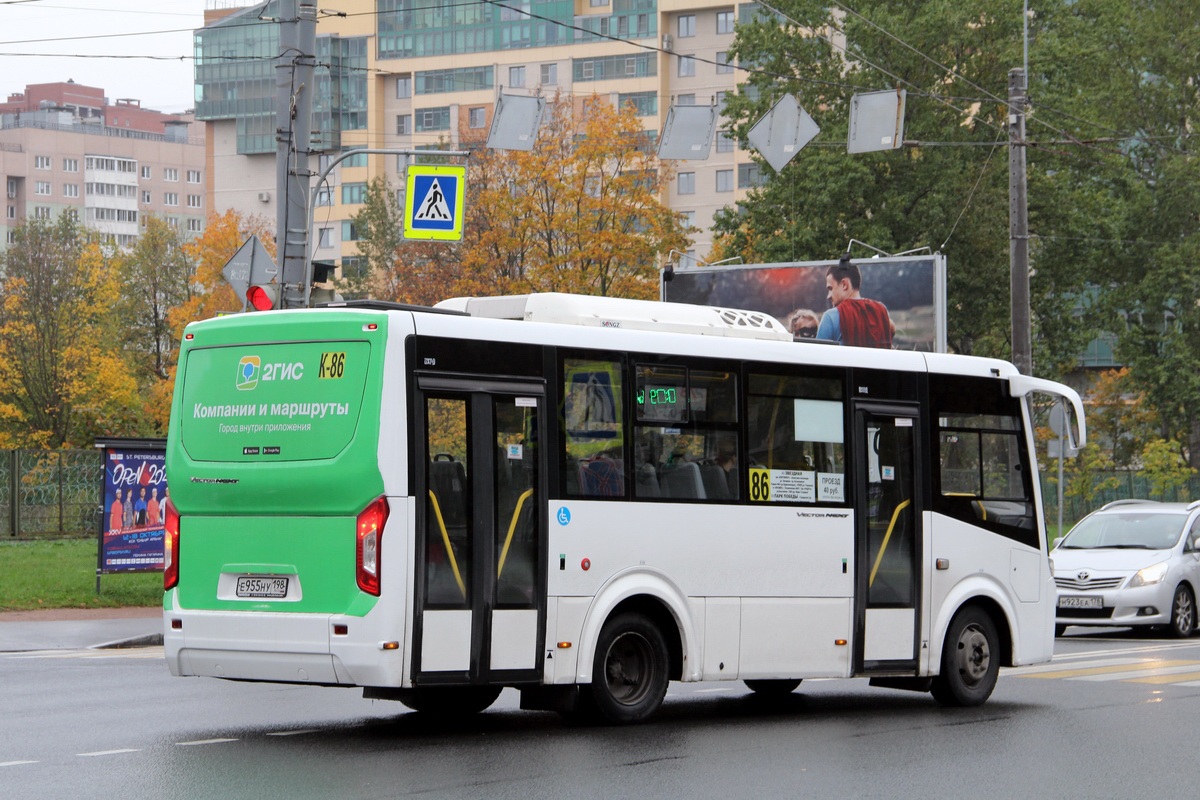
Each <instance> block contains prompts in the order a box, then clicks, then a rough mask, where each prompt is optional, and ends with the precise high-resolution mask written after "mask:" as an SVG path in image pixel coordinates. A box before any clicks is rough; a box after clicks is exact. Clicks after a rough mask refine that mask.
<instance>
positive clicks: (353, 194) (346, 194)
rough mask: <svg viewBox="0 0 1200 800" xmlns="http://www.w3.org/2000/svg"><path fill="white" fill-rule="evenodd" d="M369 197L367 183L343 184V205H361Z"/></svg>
mask: <svg viewBox="0 0 1200 800" xmlns="http://www.w3.org/2000/svg"><path fill="white" fill-rule="evenodd" d="M366 197H367V185H366V184H365V183H343V184H342V205H344V206H350V205H359V204H361V203H362V202H363V201H364V200H365V199H366Z"/></svg>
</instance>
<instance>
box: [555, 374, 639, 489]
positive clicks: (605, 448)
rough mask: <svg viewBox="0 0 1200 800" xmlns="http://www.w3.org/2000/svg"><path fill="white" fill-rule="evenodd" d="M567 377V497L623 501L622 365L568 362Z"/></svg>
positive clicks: (564, 467)
mask: <svg viewBox="0 0 1200 800" xmlns="http://www.w3.org/2000/svg"><path fill="white" fill-rule="evenodd" d="M562 374H563V387H562V409H561V412H562V415H561V417H560V419H559V424H560V425H561V427H562V432H563V454H562V459H561V463H560V473H561V475H562V479H563V491H564V492H565V493H566V495H567V496H568V497H624V496H625V495H626V489H625V469H624V460H623V455H622V453H623V448H624V430H623V427H622V426H623V424H624V419H625V414H624V401H623V395H622V391H621V362H620V361H616V360H603V359H596V358H564V359H563V361H562Z"/></svg>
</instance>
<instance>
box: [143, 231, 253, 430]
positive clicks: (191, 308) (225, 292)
mask: <svg viewBox="0 0 1200 800" xmlns="http://www.w3.org/2000/svg"><path fill="white" fill-rule="evenodd" d="M251 236H258V238H259V239H260V240H261V241H262V243H263V246H264V247H265V248H266V249H267V252H268V253H270V254H271V256H272V257H274V254H275V240H274V234H273V230H272V228H271V225H270V222H269V221H268V220H267V219H266V218H264V217H262V216H260V215H243V214H242V213H240V212H238V211H234V210H230V211H226V212H225V213H223V214H213V215H211V216H209V218H208V222H207V224H206V225H205V228H204V233H202V234H201V235H200V236H197V237H196V238H195V239H192V240H190V241H188V242H186V243H184V244H183V246H182V248H181V253H180V254H179V255H178V256H177V257H178V258H179V261H178V264H177V266H178V267H179V269H180V271H181V273H182V272H183V271H185V270H187V271H189V272H188V274H189V278H188V288H187V291H186V292H184V293H181V294H179V295H178V296H179V297H180V298H182V300H181V302H179V303H177V304H176V305H173V306H171V307H169V308H168V309H167V311H166V326H167V332H166V336H167V338H168V343H167V344H166V345H165V346H164V350H163V352H164V354H165V359H164V362H163V372H164V373H165V374H164V376H163V377H162V378H161V379H159V380H155V381H152V382H151V383H150V385H149V387H148V388H147V389H146V400H145V407H146V416H147V418H148V419H149V420H151V421H152V422H153V423H154V424H155V425H156V426H157V430H159V431H161V432H163V433H165V432H166V430H167V421H168V419H169V417H170V414H171V395H172V393H173V392H174V389H175V368H176V362H175V358H176V356H177V353H178V347H179V341H180V339H181V338H182V336H183V329H184V328H185V327H186V326H187V324H188V323H189V322H195V321H198V320H203V319H210V318H212V317H215V316H217V315H219V314H224V313H230V312H234V311H241V310H242V305H243V300H242V299H241V298H239V297H238V296H237V294H236V293H235V292H234V291H233V288H232V287H231V286H230V285H229V284H228V283H227V282H226V281H225V278H224V276H222V274H221V271H222V270H223V269H224V268H225V265H226V264H227V263H229V259H231V258H233V256H234V254H235V253H237V251H238V248H239V247H241V246H242V244H243V243H245V241H246V240H247V239H249V238H250V237H251ZM172 285H174V284H172Z"/></svg>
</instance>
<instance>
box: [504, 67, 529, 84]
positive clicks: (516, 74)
mask: <svg viewBox="0 0 1200 800" xmlns="http://www.w3.org/2000/svg"><path fill="white" fill-rule="evenodd" d="M508 85H509V87H511V88H515V89H519V88H521V87H523V86H524V85H525V68H524V67H509V68H508Z"/></svg>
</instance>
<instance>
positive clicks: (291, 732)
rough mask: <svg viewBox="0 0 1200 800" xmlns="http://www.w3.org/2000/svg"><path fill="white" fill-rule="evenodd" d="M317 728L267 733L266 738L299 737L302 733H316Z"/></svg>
mask: <svg viewBox="0 0 1200 800" xmlns="http://www.w3.org/2000/svg"><path fill="white" fill-rule="evenodd" d="M318 732H319V729H318V728H305V729H304V730H302V731H275V732H274V733H268V734H267V736H299V735H300V734H302V733H318Z"/></svg>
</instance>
